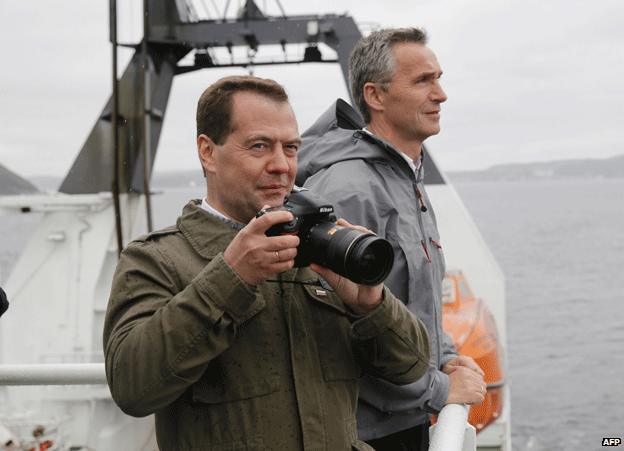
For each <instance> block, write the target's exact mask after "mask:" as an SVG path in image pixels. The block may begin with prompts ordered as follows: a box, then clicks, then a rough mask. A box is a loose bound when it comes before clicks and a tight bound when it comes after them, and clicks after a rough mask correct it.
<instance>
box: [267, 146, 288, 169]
mask: <svg viewBox="0 0 624 451" xmlns="http://www.w3.org/2000/svg"><path fill="white" fill-rule="evenodd" d="M267 171H268V172H277V173H279V174H283V173H286V172H289V171H290V161H289V159H288V156H286V154H285V153H284V149H282V147H281V146H277V148H276V149H275V150H273V152H272V153H271V159H270V160H269V162H268V164H267Z"/></svg>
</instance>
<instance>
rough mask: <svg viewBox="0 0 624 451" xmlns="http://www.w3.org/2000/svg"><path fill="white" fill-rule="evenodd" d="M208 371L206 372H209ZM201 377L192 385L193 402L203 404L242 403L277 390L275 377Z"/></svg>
mask: <svg viewBox="0 0 624 451" xmlns="http://www.w3.org/2000/svg"><path fill="white" fill-rule="evenodd" d="M209 371H210V369H208V370H207V372H209ZM234 379H236V377H235V376H234V377H232V376H230V377H218V378H217V377H211V376H210V375H208V376H206V375H204V377H202V378H201V379H200V380H199V381H198V382H197V383H196V384H194V385H193V401H196V402H202V403H205V404H221V403H227V402H235V401H242V400H245V399H251V398H256V397H259V396H264V395H268V394H270V393H273V392H275V391H276V390H278V389H279V378H278V377H277V376H266V377H262V376H260V375H258V376H257V377H256V378H250V377H246V376H241V377H238V381H236V380H234Z"/></svg>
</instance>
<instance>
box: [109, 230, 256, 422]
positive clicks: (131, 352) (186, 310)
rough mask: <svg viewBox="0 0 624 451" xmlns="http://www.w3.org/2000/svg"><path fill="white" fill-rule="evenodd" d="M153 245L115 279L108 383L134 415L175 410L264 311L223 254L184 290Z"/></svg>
mask: <svg viewBox="0 0 624 451" xmlns="http://www.w3.org/2000/svg"><path fill="white" fill-rule="evenodd" d="M179 285H180V282H179V279H178V276H177V273H176V272H175V269H174V268H173V265H172V264H171V262H170V261H169V260H168V259H167V257H166V256H165V255H164V254H163V253H161V252H159V250H158V249H157V248H156V246H155V245H154V243H151V242H140V241H139V242H134V243H131V244H130V245H129V246H128V248H127V249H126V250H124V252H123V253H122V254H121V258H120V260H119V263H118V265H117V269H116V272H115V275H114V277H113V284H112V291H111V296H110V300H109V305H108V310H107V313H106V320H105V324H104V353H105V363H106V376H107V379H108V383H109V387H110V390H111V394H112V396H113V399H114V400H115V402H116V403H117V404H118V405H119V407H120V408H121V409H122V410H123V411H124V412H126V413H128V414H130V415H133V416H145V415H149V414H151V413H153V412H155V411H156V410H158V409H160V408H162V407H164V406H167V405H169V404H171V403H172V402H173V401H174V400H175V399H177V398H178V397H179V396H180V395H181V394H182V393H183V392H184V391H185V390H186V389H187V388H188V387H189V386H190V385H191V384H193V383H194V382H196V381H197V380H198V379H199V378H200V377H201V375H202V373H203V372H204V370H205V369H206V367H207V365H208V363H209V362H210V361H211V360H213V359H214V358H215V357H217V356H218V355H219V354H220V353H222V352H223V351H224V350H226V349H227V348H228V347H229V346H230V345H231V343H232V342H233V340H234V339H235V337H236V334H237V329H238V327H239V326H240V325H241V324H242V323H244V322H245V321H247V320H248V319H249V318H251V317H252V316H254V315H255V314H256V313H258V312H259V311H260V310H262V309H263V308H264V301H263V300H262V299H261V298H259V299H256V296H255V292H254V290H253V288H252V287H250V286H249V285H247V284H245V283H244V282H243V281H242V280H241V279H240V278H239V277H238V276H237V275H236V273H235V272H234V271H233V270H232V269H231V268H230V266H229V265H228V264H227V263H226V262H225V260H223V255H222V254H218V255H217V256H216V257H215V258H214V259H213V260H212V261H211V262H210V263H208V264H207V265H206V266H205V267H204V269H203V270H202V271H200V272H199V274H197V276H196V277H195V278H194V279H193V280H192V282H191V283H190V284H189V285H188V286H186V287H182V289H181V291H180V286H179Z"/></svg>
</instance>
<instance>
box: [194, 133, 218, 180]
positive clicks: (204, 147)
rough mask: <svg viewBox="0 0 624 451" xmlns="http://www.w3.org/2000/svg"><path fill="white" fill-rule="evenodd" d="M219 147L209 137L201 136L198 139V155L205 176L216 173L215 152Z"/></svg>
mask: <svg viewBox="0 0 624 451" xmlns="http://www.w3.org/2000/svg"><path fill="white" fill-rule="evenodd" d="M216 148H217V145H216V144H215V143H214V142H213V141H212V139H210V138H209V137H208V136H206V135H204V134H201V135H199V136H198V137H197V155H198V156H199V161H200V162H201V165H202V168H203V170H204V175H207V174H210V173H214V172H215V171H216V169H215V168H216V163H215V157H216V155H215V152H216V151H217V149H216Z"/></svg>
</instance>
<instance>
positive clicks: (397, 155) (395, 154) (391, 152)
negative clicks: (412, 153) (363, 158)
mask: <svg viewBox="0 0 624 451" xmlns="http://www.w3.org/2000/svg"><path fill="white" fill-rule="evenodd" d="M353 137H354V138H355V139H361V140H363V141H368V142H369V143H373V144H376V145H378V146H379V147H381V148H382V149H384V150H385V151H386V152H387V154H388V156H389V157H390V158H391V159H393V160H394V161H395V162H397V163H398V164H399V166H400V167H401V168H403V169H404V170H406V171H407V173H408V174H409V175H410V178H412V175H413V174H414V171H413V170H412V168H411V167H410V166H409V163H408V162H407V161H405V158H404V157H403V156H401V151H400V150H398V149H397V148H396V147H394V146H393V145H392V144H390V143H389V142H388V141H386V140H384V139H383V138H380V137H379V136H377V135H375V134H373V133H371V132H369V131H368V130H364V129H362V130H356V131H355V132H354V133H353ZM424 158H425V146H422V150H421V152H420V166H419V167H418V170H417V171H416V182H418V183H420V182H421V181H422V180H423V179H424V172H423V166H424V165H423V162H424Z"/></svg>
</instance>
